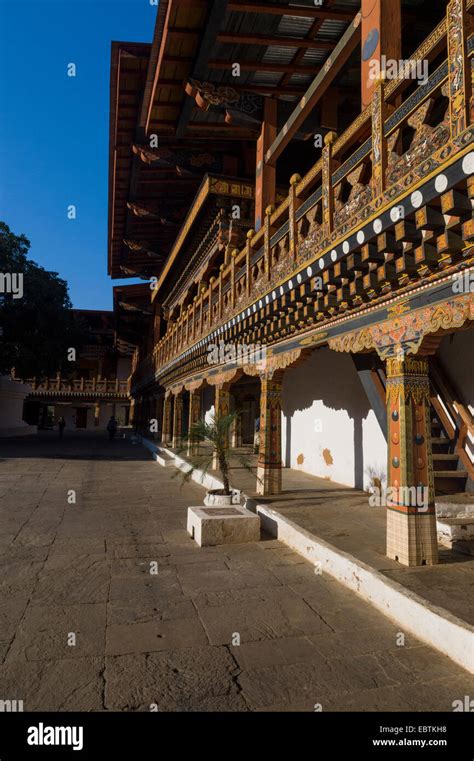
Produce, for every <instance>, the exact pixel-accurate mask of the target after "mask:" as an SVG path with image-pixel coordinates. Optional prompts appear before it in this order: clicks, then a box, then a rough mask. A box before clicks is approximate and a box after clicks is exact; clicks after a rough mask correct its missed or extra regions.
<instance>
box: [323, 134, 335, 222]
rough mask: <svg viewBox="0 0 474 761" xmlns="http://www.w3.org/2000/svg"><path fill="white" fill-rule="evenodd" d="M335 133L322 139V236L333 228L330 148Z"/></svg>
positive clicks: (332, 168)
mask: <svg viewBox="0 0 474 761" xmlns="http://www.w3.org/2000/svg"><path fill="white" fill-rule="evenodd" d="M336 139H337V135H336V133H335V132H328V133H327V135H326V136H325V138H324V148H323V167H322V188H323V195H322V204H323V229H324V235H325V236H327V235H330V234H331V233H332V231H333V227H334V190H333V187H332V180H331V177H332V173H333V171H334V161H333V158H332V146H333V145H334V143H335V142H336Z"/></svg>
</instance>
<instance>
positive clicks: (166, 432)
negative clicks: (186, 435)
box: [161, 394, 172, 444]
mask: <svg viewBox="0 0 474 761" xmlns="http://www.w3.org/2000/svg"><path fill="white" fill-rule="evenodd" d="M171 404H172V397H171V395H170V394H168V395H167V396H165V398H164V399H163V427H162V429H161V441H162V442H163V444H168V442H169V441H170V440H171Z"/></svg>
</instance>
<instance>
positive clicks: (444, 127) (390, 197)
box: [132, 4, 474, 386]
mask: <svg viewBox="0 0 474 761" xmlns="http://www.w3.org/2000/svg"><path fill="white" fill-rule="evenodd" d="M466 7H467V6H466ZM469 8H472V4H471V6H469ZM457 23H458V20H456V19H449V18H447V19H444V20H443V21H442V22H441V23H440V24H439V25H438V26H437V27H436V28H435V29H434V30H433V32H432V33H431V35H430V36H429V37H428V38H427V39H426V40H425V41H424V43H423V44H422V45H421V46H420V48H419V49H418V50H417V51H416V53H415V54H414V55H413V56H412V57H411V60H412V61H416V60H419V61H421V60H428V61H429V62H430V74H429V78H428V81H427V82H426V83H425V84H420V85H418V84H417V83H416V82H415V81H414V80H408V79H406V78H404V79H399V80H392V81H389V82H384V81H381V82H379V83H378V84H377V88H376V92H375V96H374V100H373V103H372V105H371V106H370V107H369V108H368V109H366V110H365V111H364V112H363V113H361V114H360V116H359V117H358V118H357V120H356V121H355V122H354V123H353V124H352V125H351V127H350V128H349V129H348V130H347V131H346V132H345V133H344V134H343V135H341V136H340V137H338V136H337V135H335V134H334V133H330V134H329V135H327V136H326V144H325V146H324V148H323V151H322V156H321V158H320V159H319V161H317V162H316V164H315V165H314V166H313V167H312V169H311V170H310V171H309V172H308V173H307V174H306V175H305V176H304V177H303V178H301V177H299V176H298V175H294V176H293V177H292V178H291V184H290V188H289V193H288V196H287V198H286V199H285V200H284V201H283V203H281V204H280V205H279V206H278V208H277V209H276V210H273V209H271V208H269V209H267V213H266V218H265V223H264V225H263V226H262V229H261V230H260V231H259V232H258V233H254V231H252V230H249V231H248V233H247V244H246V246H245V247H244V248H243V249H241V250H234V251H233V253H232V256H231V261H230V262H229V263H228V264H223V265H221V268H220V272H219V275H218V277H216V278H211V282H210V283H209V286H208V287H207V288H206V289H204V290H203V291H202V292H201V293H200V294H199V295H198V296H196V297H195V298H194V301H193V303H192V304H190V305H188V307H187V309H186V310H185V311H184V312H183V313H182V314H181V315H180V317H179V318H178V319H177V320H175V321H174V322H172V323H170V324H169V326H168V331H167V333H166V335H165V336H164V337H163V338H162V339H161V340H160V341H159V343H158V344H157V345H156V346H155V348H154V351H153V355H152V356H150V357H148V358H147V360H146V363H144V364H143V365H142V366H139V368H137V373H139V376H140V385H143V384H145V383H146V382H147V380H148V381H151V379H152V378H155V377H156V378H157V379H159V380H160V381H161V382H166V384H168V383H169V382H171V381H173V380H175V379H176V378H178V377H181V376H183V377H184V376H185V375H188V374H189V373H191V372H193V371H195V370H196V369H200V368H201V367H204V366H205V364H206V346H207V345H208V343H212V342H214V343H215V342H216V341H218V340H231V341H242V342H244V343H245V342H251V341H255V340H258V341H259V342H261V343H263V344H272V343H275V342H278V341H280V340H282V339H284V338H287V337H288V336H291V335H292V334H294V333H298V332H301V331H305V330H309V329H312V328H314V326H315V325H324V324H326V323H328V324H329V323H330V322H331V321H332V320H334V319H335V318H340V317H341V316H347V318H348V319H350V318H351V317H352V316H353V315H357V314H359V313H360V312H362V311H363V310H366V309H369V308H371V307H372V306H373V305H378V304H380V303H383V302H384V300H387V299H390V298H391V299H393V297H394V296H395V295H398V294H402V293H407V294H408V295H409V293H410V291H413V290H414V289H416V288H417V287H419V285H420V283H424V282H427V281H429V282H435V281H436V279H437V278H442V277H443V276H444V275H445V274H446V272H451V271H453V270H455V269H456V268H458V269H459V268H462V267H463V266H467V265H468V264H469V263H470V262H471V261H472V239H473V235H474V233H473V223H472V204H471V199H472V195H473V189H474V187H473V186H474V184H473V182H472V176H471V172H472V169H471V168H470V165H471V164H472V156H470V155H469V149H470V146H471V144H472V138H473V135H472V128H471V126H470V124H471V122H470V110H469V106H468V104H469V98H470V90H469V88H470V66H471V61H470V58H471V57H472V53H473V48H474V45H473V37H474V35H470V36H469V37H466V36H465V34H464V28H462V30H461V28H457V27H456V24H457ZM459 23H460V22H459ZM450 25H451V26H450ZM460 31H462V34H461V35H459V34H455V32H460ZM448 37H449V39H450V45H451V47H452V45H453V44H454V42H453V40H454V39H457V44H458V47H459V50H458V54H459V59H458V61H461V62H462V63H460V64H459V65H464V67H465V72H469V76H465V75H463V76H459V75H460V72H459V71H456V70H453V67H452V66H451V67H450V66H449V65H448V52H447V39H448ZM451 55H452V50H451ZM463 82H464V84H462V83H463ZM132 386H135V379H133V383H132Z"/></svg>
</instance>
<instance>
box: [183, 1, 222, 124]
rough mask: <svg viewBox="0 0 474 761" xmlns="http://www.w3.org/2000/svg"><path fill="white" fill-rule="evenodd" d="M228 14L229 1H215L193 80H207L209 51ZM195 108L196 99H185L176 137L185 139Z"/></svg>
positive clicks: (202, 40) (193, 73)
mask: <svg viewBox="0 0 474 761" xmlns="http://www.w3.org/2000/svg"><path fill="white" fill-rule="evenodd" d="M226 13H227V0H214V3H213V4H212V8H211V11H210V13H209V16H208V17H207V19H206V25H205V27H204V31H203V34H202V36H201V44H200V46H199V51H198V54H197V57H196V62H195V64H194V68H193V71H192V75H191V76H192V79H197V80H198V81H202V80H203V79H205V78H206V74H207V59H208V56H209V50H210V49H211V48H212V47H213V45H214V43H215V40H216V35H217V33H218V31H219V29H220V28H221V26H222V24H223V21H224V18H225V14H226ZM193 108H194V98H192V97H191V96H189V95H188V96H187V97H185V99H184V103H183V107H182V109H181V114H180V117H179V121H178V126H177V128H176V136H177V137H183V136H184V133H185V131H186V128H187V126H188V122H189V119H190V117H191V114H192V111H193Z"/></svg>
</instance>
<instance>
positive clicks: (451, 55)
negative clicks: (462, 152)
mask: <svg viewBox="0 0 474 761" xmlns="http://www.w3.org/2000/svg"><path fill="white" fill-rule="evenodd" d="M467 2H468V0H451V2H450V3H449V4H448V12H447V20H448V63H449V109H450V122H451V137H452V138H455V137H457V136H458V135H460V134H461V133H462V132H464V130H465V129H467V127H468V126H469V125H470V123H471V121H472V111H471V109H472V108H473V106H474V103H473V99H472V69H471V62H470V59H469V55H468V50H467V42H468V38H469V36H470V35H471V34H472V33H473V31H474V17H473V16H472V14H470V13H468V12H467Z"/></svg>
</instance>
